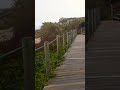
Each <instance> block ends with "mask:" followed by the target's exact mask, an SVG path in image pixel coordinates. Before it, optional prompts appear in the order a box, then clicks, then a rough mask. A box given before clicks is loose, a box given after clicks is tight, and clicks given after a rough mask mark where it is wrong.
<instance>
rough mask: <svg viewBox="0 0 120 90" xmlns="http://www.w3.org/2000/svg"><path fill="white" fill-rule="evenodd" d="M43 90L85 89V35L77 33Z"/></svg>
mask: <svg viewBox="0 0 120 90" xmlns="http://www.w3.org/2000/svg"><path fill="white" fill-rule="evenodd" d="M64 56H65V60H64V61H63V62H62V63H61V65H60V66H59V67H57V68H56V70H55V74H56V77H55V78H53V79H50V80H49V81H48V85H47V86H45V87H44V89H43V90H85V36H84V35H77V37H76V39H75V40H74V42H73V43H72V45H71V47H70V48H69V49H68V51H67V52H66V54H65V55H64Z"/></svg>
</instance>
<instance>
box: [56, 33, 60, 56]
mask: <svg viewBox="0 0 120 90" xmlns="http://www.w3.org/2000/svg"><path fill="white" fill-rule="evenodd" d="M56 41H57V55H59V45H60V44H59V43H60V36H59V35H57V36H56Z"/></svg>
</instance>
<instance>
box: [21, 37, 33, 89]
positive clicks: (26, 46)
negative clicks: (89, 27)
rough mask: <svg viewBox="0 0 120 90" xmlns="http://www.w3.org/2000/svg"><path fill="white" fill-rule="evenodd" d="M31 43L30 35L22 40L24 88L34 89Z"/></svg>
mask: <svg viewBox="0 0 120 90" xmlns="http://www.w3.org/2000/svg"><path fill="white" fill-rule="evenodd" d="M33 44H34V43H33V41H32V38H31V37H26V38H23V40H22V46H23V63H24V85H25V86H24V87H25V90H35V86H34V85H35V78H34V64H35V62H34V54H33V53H34V50H33V49H34V48H33Z"/></svg>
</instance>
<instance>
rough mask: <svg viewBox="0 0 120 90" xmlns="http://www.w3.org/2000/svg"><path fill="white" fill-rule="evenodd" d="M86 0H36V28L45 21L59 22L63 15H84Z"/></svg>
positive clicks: (66, 16)
mask: <svg viewBox="0 0 120 90" xmlns="http://www.w3.org/2000/svg"><path fill="white" fill-rule="evenodd" d="M84 16H85V0H35V29H39V28H40V26H41V25H42V23H43V22H58V21H59V19H60V18H61V17H65V18H70V17H84Z"/></svg>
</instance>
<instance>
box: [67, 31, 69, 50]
mask: <svg viewBox="0 0 120 90" xmlns="http://www.w3.org/2000/svg"><path fill="white" fill-rule="evenodd" d="M68 47H69V33H68V32H67V48H68Z"/></svg>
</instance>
